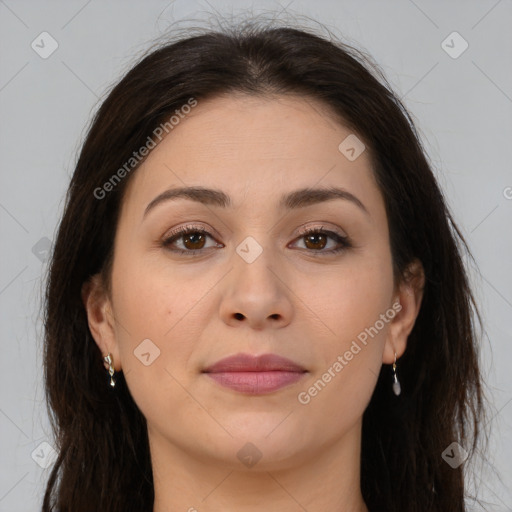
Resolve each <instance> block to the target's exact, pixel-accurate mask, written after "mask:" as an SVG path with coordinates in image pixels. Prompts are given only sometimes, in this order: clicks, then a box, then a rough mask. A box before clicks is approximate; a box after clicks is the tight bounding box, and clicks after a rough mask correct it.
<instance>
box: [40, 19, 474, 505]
mask: <svg viewBox="0 0 512 512" xmlns="http://www.w3.org/2000/svg"><path fill="white" fill-rule="evenodd" d="M232 91H233V92H243V93H247V94H250V95H269V94H300V95H301V96H302V97H304V98H305V99H307V98H312V99H316V100H319V101H321V102H323V104H325V105H326V106H327V107H328V109H329V111H330V112H332V113H333V115H334V116H335V117H336V118H337V119H339V121H340V122H342V123H343V124H344V125H345V126H347V127H348V128H350V129H351V130H352V131H353V132H354V133H357V135H358V137H360V138H361V139H362V140H363V141H364V143H365V145H366V147H367V149H368V151H369V154H370V156H371V161H372V166H373V172H374V175H375V177H376V179H377V183H378V185H379V187H380V190H381V193H382V195H383V198H384V201H385V205H386V212H387V216H388V223H389V228H390V244H391V252H392V258H393V270H394V275H395V278H396V279H397V280H401V279H403V278H404V277H405V275H404V274H405V272H406V268H407V265H408V263H410V262H411V261H413V260H414V259H415V258H418V259H419V260H420V261H421V263H422V264H423V267H424V270H425V277H426V282H425V288H424V296H423V302H422V306H421V309H420V312H419V315H418V318H417V320H416V324H415V326H414V329H413V331H412V332H411V334H410V336H409V340H408V346H407V350H406V351H405V353H404V355H403V357H402V358H401V360H400V380H401V383H402V390H403V391H402V394H401V396H400V398H399V399H397V398H396V397H395V396H394V395H393V394H392V391H391V385H390V383H391V373H390V367H389V366H388V365H383V367H382V369H381V372H380V376H379V379H378V382H377V385H376V389H375V392H374V394H373V396H372V399H371V402H370V404H369V406H368V408H367V410H366V411H365V413H364V417H363V437H362V453H361V488H362V492H363V497H364V499H365V501H366V503H367V505H368V507H369V508H370V510H375V511H383V510H386V511H388V512H405V511H406V512H426V511H430V512H446V511H447V510H449V511H450V512H460V511H464V510H466V507H465V504H464V497H465V484H464V472H463V470H464V467H465V465H461V466H459V467H457V468H452V467H451V466H450V465H448V464H447V463H446V462H445V460H443V457H442V453H443V451H444V450H445V449H446V448H447V447H448V446H449V445H450V444H451V443H452V442H454V441H456V442H458V443H459V444H460V445H461V446H463V447H464V448H465V449H466V450H467V451H468V452H469V453H470V454H471V453H473V451H474V449H475V448H476V446H477V441H478V439H479V432H480V430H481V418H482V412H483V409H482V404H483V393H482V384H481V375H480V372H479V364H478V353H477V347H478V340H477V333H476V328H475V327H476V322H475V320H476V319H478V321H479V323H480V324H481V321H480V315H479V314H478V309H477V307H476V304H475V300H474V298H473V295H472V292H471V289H470V286H469V282H468V276H467V269H466V268H465V265H464V261H463V257H464V256H465V255H469V254H470V253H469V249H468V247H467V246H466V243H465V241H464V239H463V236H462V235H461V232H460V231H459V229H458V228H457V226H456V224H455V222H454V220H453V218H452V214H451V213H450V211H449V208H448V206H447V204H446V201H445V199H444V197H443V194H442V192H441V190H440V188H439V186H438V184H437V182H436V179H435V177H434V174H433V172H432V170H431V167H430V164H429V162H428V160H427V157H426V155H425V152H424V150H423V148H422V145H421V142H420V138H419V136H418V133H417V131H416V128H415V126H414V124H413V121H412V120H411V118H410V116H409V114H408V113H407V111H406V109H405V107H404V106H403V104H402V103H401V101H400V100H399V99H398V97H397V95H396V94H395V93H393V92H392V90H391V87H390V86H389V84H388V82H387V81H386V79H385V77H384V76H383V75H382V74H381V73H380V71H379V69H378V67H377V66H376V65H375V64H374V63H373V62H371V60H370V59H369V58H368V57H367V56H366V55H365V54H364V53H362V52H360V51H359V50H356V49H355V48H353V47H351V46H349V45H347V44H343V43H342V42H340V41H337V40H333V39H332V38H331V39H330V38H326V37H323V36H319V35H316V34H315V33H314V32H313V31H311V30H302V29H297V28H293V27H287V26H278V27H275V26H274V27H271V26H261V25H260V24H258V23H245V24H243V25H239V26H236V27H234V28H233V27H231V28H225V29H223V30H211V29H210V30H205V31H204V32H203V33H201V34H195V35H193V36H188V37H181V38H180V39H178V40H174V41H171V42H168V43H167V44H165V45H162V46H160V47H158V48H156V49H152V50H151V52H150V53H149V54H147V55H146V56H145V57H144V58H142V59H141V60H140V61H139V63H138V64H137V65H135V66H134V67H133V68H132V69H131V70H130V71H129V72H128V73H127V74H126V76H124V78H122V80H121V81H120V82H119V83H118V84H117V85H116V86H115V87H114V88H113V89H112V90H111V92H110V93H109V94H108V96H107V98H106V99H105V100H104V102H103V103H102V105H101V107H100V108H99V110H98V112H97V113H96V115H95V117H94V119H93V121H92V123H91V126H90V129H89V131H88V134H87V137H86V140H85V142H84V144H83V147H82V150H81V153H80V156H79V159H78V162H77V165H76V169H75V171H74V174H73V177H72V179H71V184H70V186H69V190H68V193H67V198H66V205H65V211H64V214H63V217H62V220H61V223H60V225H59V229H58V235H57V237H56V240H55V246H54V252H53V256H52V260H51V265H50V272H49V279H48V282H47V289H46V303H45V308H46V309H45V352H44V369H45V385H46V396H47V402H48V407H49V413H50V419H51V422H52V427H53V429H54V433H55V444H56V448H57V452H58V459H57V460H56V463H55V465H54V467H53V469H52V471H51V475H50V477H49V481H48V484H47V489H46V494H45V497H44V504H43V508H42V510H43V511H44V512H49V511H59V512H91V511H93V510H94V511H107V510H108V511H110V512H127V511H132V510H133V511H138V512H140V511H149V510H152V506H153V500H154V490H153V478H152V470H151V461H150V453H149V445H148V437H147V429H146V421H145V418H144V417H143V415H142V414H141V412H140V411H139V409H138V408H137V406H136V404H135V403H134V401H133V399H132V397H131V395H130V393H129V390H128V388H127V386H126V381H125V380H124V378H123V375H122V372H121V373H120V374H119V375H118V376H117V384H116V387H115V389H110V387H109V386H108V385H107V380H106V373H105V369H104V367H103V364H102V354H101V353H100V351H99V348H98V347H97V345H96V343H95V342H94V340H93V338H92V336H91V333H90V331H89V328H88V323H87V317H86V312H85V309H84V306H83V303H82V301H81V288H82V285H83V284H84V283H85V282H86V281H87V280H88V279H89V278H90V277H91V276H93V275H95V274H97V273H102V275H103V276H104V277H105V278H106V280H107V282H108V277H109V274H110V268H111V263H112V258H113V240H114V237H115V232H116V226H117V221H118V216H119V211H120V204H121V201H122V197H123V191H124V190H125V187H126V185H127V183H128V182H129V180H130V176H131V175H133V173H134V172H136V166H135V168H134V169H133V170H132V171H131V172H130V173H127V176H126V177H124V179H123V180H120V182H119V183H117V184H116V186H115V187H111V188H112V190H109V191H108V193H106V194H104V197H102V198H98V197H97V196H98V194H97V193H96V194H95V190H96V191H97V189H98V187H102V186H103V184H105V183H106V182H107V181H108V180H109V179H110V178H111V177H112V175H113V174H115V173H116V171H117V170H118V169H119V168H121V167H122V166H123V164H124V163H125V162H127V161H128V160H129V159H130V157H131V156H132V153H133V151H134V150H136V149H138V148H140V147H141V146H143V145H144V144H145V142H146V141H147V138H148V136H150V135H151V134H152V133H153V131H154V130H155V128H156V127H158V126H159V125H160V123H162V122H163V121H164V120H166V119H168V117H169V116H170V115H172V113H173V112H174V111H175V110H176V109H180V107H181V106H182V105H184V104H186V103H187V102H188V101H189V99H190V98H195V99H196V100H197V101H198V102H200V101H201V100H202V99H205V98H212V97H214V96H215V95H220V94H224V93H229V92H232Z"/></svg>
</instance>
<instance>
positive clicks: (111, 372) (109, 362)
mask: <svg viewBox="0 0 512 512" xmlns="http://www.w3.org/2000/svg"><path fill="white" fill-rule="evenodd" d="M103 360H104V361H105V368H107V366H108V368H107V370H108V373H109V375H110V385H111V386H112V387H115V385H116V381H115V380H114V358H113V356H112V355H111V354H110V352H109V353H108V354H107V355H106V356H105V357H104V358H103Z"/></svg>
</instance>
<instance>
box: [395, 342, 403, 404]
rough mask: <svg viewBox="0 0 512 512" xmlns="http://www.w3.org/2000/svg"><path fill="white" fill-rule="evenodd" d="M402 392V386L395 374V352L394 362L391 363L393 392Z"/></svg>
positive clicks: (397, 393) (396, 393)
mask: <svg viewBox="0 0 512 512" xmlns="http://www.w3.org/2000/svg"><path fill="white" fill-rule="evenodd" d="M401 392H402V387H401V386H400V382H399V380H398V377H397V376H396V352H395V362H394V363H393V393H395V395H396V396H398V395H399V394H400V393H401Z"/></svg>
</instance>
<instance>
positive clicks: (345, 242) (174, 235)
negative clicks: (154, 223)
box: [162, 226, 352, 256]
mask: <svg viewBox="0 0 512 512" xmlns="http://www.w3.org/2000/svg"><path fill="white" fill-rule="evenodd" d="M189 233H196V234H197V233H198V234H202V235H208V236H209V237H211V238H213V235H212V234H211V233H210V232H208V231H206V230H205V229H203V228H200V227H197V226H185V227H182V228H178V229H177V230H175V231H173V232H171V233H170V235H169V236H168V237H166V238H165V239H164V240H162V247H164V248H166V249H167V250H169V251H172V252H174V253H177V254H183V255H186V256H198V255H200V253H201V252H203V251H204V250H205V249H193V250H183V249H171V248H170V247H169V246H170V245H171V244H172V243H173V242H174V241H175V240H178V239H179V238H180V237H182V236H184V235H186V234H189ZM312 234H314V235H316V234H322V235H327V236H328V237H330V238H333V239H334V240H335V241H336V242H337V243H338V244H340V246H339V247H337V248H335V249H329V250H327V251H324V250H322V249H319V250H316V251H315V250H314V249H311V250H308V249H306V251H307V252H309V253H311V254H312V255H313V256H323V255H332V254H337V253H340V252H342V251H344V250H346V249H348V248H350V247H352V244H351V242H350V239H349V238H348V237H347V236H342V235H340V234H338V233H335V232H334V231H329V230H326V229H323V228H307V229H305V230H303V231H302V232H301V233H300V235H299V236H298V237H297V238H304V237H306V236H308V235H312ZM207 249H212V247H208V248H207Z"/></svg>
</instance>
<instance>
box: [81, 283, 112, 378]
mask: <svg viewBox="0 0 512 512" xmlns="http://www.w3.org/2000/svg"><path fill="white" fill-rule="evenodd" d="M82 302H83V303H84V307H85V310H86V312H87V319H88V323H89V329H90V331H91V334H92V336H93V338H94V341H95V342H96V345H98V347H99V349H100V351H101V355H102V357H104V356H106V355H107V354H108V353H110V354H112V357H113V359H114V369H115V370H116V371H120V370H121V360H120V357H119V347H118V344H117V339H116V334H115V333H116V331H115V319H114V315H113V312H112V304H111V301H110V299H109V297H108V293H107V291H106V289H105V286H104V284H103V280H102V278H101V275H100V274H96V275H94V276H92V277H91V278H90V279H89V280H88V281H86V282H85V283H84V284H83V286H82ZM103 363H104V362H103ZM104 364H105V363H104Z"/></svg>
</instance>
